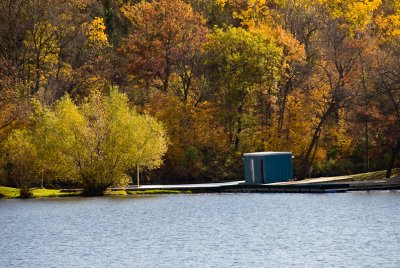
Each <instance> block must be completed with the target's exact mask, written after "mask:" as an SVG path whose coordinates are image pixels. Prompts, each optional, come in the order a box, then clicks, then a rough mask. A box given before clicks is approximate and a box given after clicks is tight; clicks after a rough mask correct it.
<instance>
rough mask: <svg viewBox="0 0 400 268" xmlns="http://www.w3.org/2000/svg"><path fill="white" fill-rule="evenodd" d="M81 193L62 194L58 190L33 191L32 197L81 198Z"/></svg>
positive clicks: (39, 189)
mask: <svg viewBox="0 0 400 268" xmlns="http://www.w3.org/2000/svg"><path fill="white" fill-rule="evenodd" d="M80 194H81V192H62V191H61V190H58V189H41V188H37V189H33V190H32V195H33V196H32V197H67V196H80Z"/></svg>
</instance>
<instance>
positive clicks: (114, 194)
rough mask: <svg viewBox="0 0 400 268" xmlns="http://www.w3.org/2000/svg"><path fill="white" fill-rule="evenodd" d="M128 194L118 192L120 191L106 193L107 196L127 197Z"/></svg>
mask: <svg viewBox="0 0 400 268" xmlns="http://www.w3.org/2000/svg"><path fill="white" fill-rule="evenodd" d="M127 194H128V193H127V192H126V191H125V190H118V191H106V192H105V193H104V195H105V196H125V195H127Z"/></svg>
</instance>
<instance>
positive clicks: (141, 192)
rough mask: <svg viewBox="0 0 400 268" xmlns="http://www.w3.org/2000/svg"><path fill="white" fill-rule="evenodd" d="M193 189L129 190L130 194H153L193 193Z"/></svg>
mask: <svg viewBox="0 0 400 268" xmlns="http://www.w3.org/2000/svg"><path fill="white" fill-rule="evenodd" d="M191 193H192V192H191V191H180V190H133V191H128V194H129V195H146V194H148V195H151V194H191Z"/></svg>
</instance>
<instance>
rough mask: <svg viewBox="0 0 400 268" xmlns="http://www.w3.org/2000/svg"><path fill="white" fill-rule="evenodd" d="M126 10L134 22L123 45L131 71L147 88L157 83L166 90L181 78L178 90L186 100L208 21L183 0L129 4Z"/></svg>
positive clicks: (198, 60) (126, 14)
mask: <svg viewBox="0 0 400 268" xmlns="http://www.w3.org/2000/svg"><path fill="white" fill-rule="evenodd" d="M122 12H123V13H124V15H125V16H126V17H127V18H128V19H129V21H130V22H131V24H132V26H131V28H132V33H131V35H130V36H129V37H128V38H127V39H126V42H125V45H124V46H123V48H122V51H123V54H124V55H125V56H126V57H127V60H128V66H127V68H128V70H129V71H130V73H131V74H133V75H134V76H136V78H137V79H139V80H142V81H144V83H145V88H146V90H148V89H149V87H150V83H153V84H154V85H155V86H156V87H158V88H159V89H160V90H162V91H164V92H168V91H171V83H172V81H171V80H173V79H175V77H177V79H178V81H179V84H180V87H179V89H178V90H177V91H175V92H174V93H175V94H176V95H178V96H181V97H182V99H183V100H184V101H185V102H186V101H187V99H188V95H189V90H190V87H191V83H192V79H193V76H194V74H195V72H196V71H197V66H198V64H199V63H200V57H201V46H202V44H203V43H204V41H205V37H206V34H207V28H206V27H205V20H204V19H203V18H202V17H201V16H200V15H199V14H197V13H195V12H193V10H192V8H191V7H190V5H188V4H185V3H184V2H182V1H181V0H174V1H167V0H160V1H153V2H145V1H142V2H140V3H138V4H135V5H133V4H127V5H125V6H124V7H123V8H122Z"/></svg>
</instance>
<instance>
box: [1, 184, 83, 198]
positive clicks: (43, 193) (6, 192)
mask: <svg viewBox="0 0 400 268" xmlns="http://www.w3.org/2000/svg"><path fill="white" fill-rule="evenodd" d="M31 191H32V197H35V198H43V197H67V196H79V195H80V194H81V192H62V191H61V190H57V189H41V188H33V189H32V190H31ZM0 198H19V189H18V188H12V187H4V186H0Z"/></svg>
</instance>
